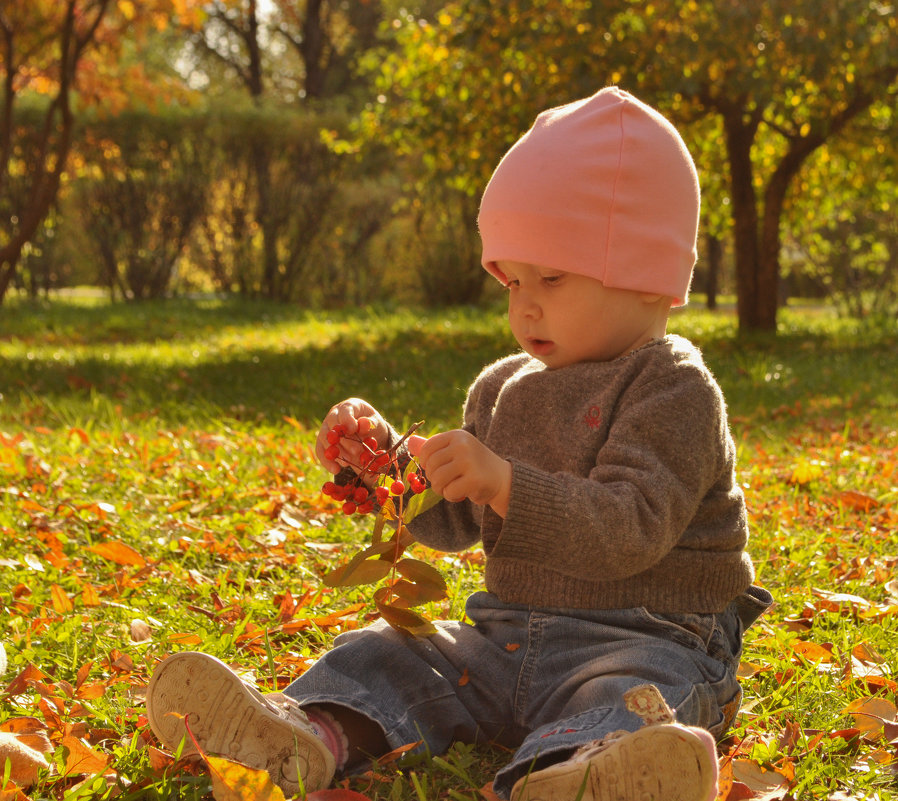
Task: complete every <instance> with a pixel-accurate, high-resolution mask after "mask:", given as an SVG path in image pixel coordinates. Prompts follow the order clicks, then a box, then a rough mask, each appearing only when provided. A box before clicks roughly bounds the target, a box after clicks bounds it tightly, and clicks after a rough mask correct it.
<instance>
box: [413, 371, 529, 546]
mask: <svg viewBox="0 0 898 801" xmlns="http://www.w3.org/2000/svg"><path fill="white" fill-rule="evenodd" d="M522 361H526V359H523V358H522V357H521V356H520V355H515V356H510V357H506V358H505V359H501V360H499V361H498V362H495V363H493V364H491V365H489V366H488V367H486V368H485V369H484V370H483V372H481V374H480V375H479V376H478V377H477V379H476V380H475V381H474V383H473V384H472V385H471V387H470V389H469V390H468V396H467V398H466V399H465V407H464V422H463V424H462V429H463V430H465V431H468V432H469V433H471V434H473V435H474V436H475V437H478V438H480V439H483V437H484V436H485V435H486V431H487V430H488V429H489V421H490V417H491V413H492V408H493V404H494V403H495V400H496V396H497V395H498V394H499V390H500V389H501V387H502V385H503V383H504V382H505V380H506V379H507V378H508V376H509V375H511V374H512V373H513V372H514V371H515V370H517V369H518V367H519V365H520V364H521V363H522ZM483 516H484V508H483V507H482V506H478V505H477V504H474V503H472V502H471V501H468V500H464V501H460V502H458V503H449V502H448V501H440V502H439V503H438V504H436V505H435V506H434V507H432V508H431V509H429V510H428V511H426V512H424V513H423V514H421V515H419V516H418V517H416V518H415V519H414V520H413V521H412V522H411V524H410V525H409V531H411V533H412V534H413V535H414V537H415V539H416V540H418V542H420V543H422V544H424V545H426V546H428V547H429V548H435V549H437V550H441V551H463V550H465V549H466V548H470V547H471V546H472V545H474V544H476V543H477V542H479V541H480V539H481V536H482V534H481V524H482V523H483ZM493 517H495V515H493Z"/></svg>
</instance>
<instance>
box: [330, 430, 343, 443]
mask: <svg viewBox="0 0 898 801" xmlns="http://www.w3.org/2000/svg"><path fill="white" fill-rule="evenodd" d="M342 438H343V435H342V434H340V433H339V432H338V431H337V429H335V428H332V429H331V430H330V431H328V432H327V441H328V444H330V445H338V444H339V443H340V440H341V439H342Z"/></svg>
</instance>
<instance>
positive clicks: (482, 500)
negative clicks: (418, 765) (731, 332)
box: [147, 88, 771, 801]
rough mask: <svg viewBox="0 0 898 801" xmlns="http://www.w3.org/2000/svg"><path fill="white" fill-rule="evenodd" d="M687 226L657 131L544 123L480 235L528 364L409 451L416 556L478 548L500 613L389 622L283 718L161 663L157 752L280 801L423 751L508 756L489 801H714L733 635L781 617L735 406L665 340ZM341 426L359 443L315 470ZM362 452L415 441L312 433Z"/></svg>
mask: <svg viewBox="0 0 898 801" xmlns="http://www.w3.org/2000/svg"><path fill="white" fill-rule="evenodd" d="M698 219H699V187H698V179H697V174H696V170H695V167H694V165H693V162H692V159H691V158H690V156H689V153H688V151H687V149H686V147H685V145H684V143H683V141H682V139H681V137H680V136H679V134H678V132H677V131H676V130H675V128H674V127H673V126H672V125H671V124H670V123H669V122H668V121H667V120H666V119H664V117H662V116H661V115H660V114H659V113H658V112H657V111H655V110H654V109H652V108H650V107H649V106H647V105H645V104H644V103H642V102H640V101H639V100H637V99H636V98H634V97H633V96H631V95H630V94H628V93H626V92H623V91H621V90H619V89H617V88H607V89H603V90H602V91H600V92H598V93H596V94H595V95H593V96H592V97H589V98H585V99H583V100H580V101H577V102H575V103H571V104H569V105H566V106H562V107H560V108H556V109H551V110H549V111H546V112H544V113H543V114H541V115H540V116H539V117H538V118H537V120H536V122H535V124H534V125H533V127H532V128H531V130H530V131H528V132H527V133H526V134H525V135H524V136H523V137H522V138H521V139H520V140H519V141H518V142H517V143H516V144H515V145H514V146H513V147H512V148H511V150H510V151H509V152H508V153H507V154H506V156H505V157H504V158H503V159H502V161H501V162H500V164H499V165H498V167H497V168H496V171H495V173H494V174H493V177H492V178H491V180H490V183H489V185H488V186H487V188H486V191H485V193H484V196H483V199H482V203H481V208H480V215H479V226H480V233H481V236H482V240H483V265H484V267H485V269H486V270H488V271H489V272H490V273H491V274H492V275H494V276H495V277H496V278H497V279H498V280H499V281H500V282H501V283H502V284H503V285H504V286H505V287H506V288H507V291H508V320H509V325H510V327H511V331H512V333H513V334H514V337H515V339H516V340H517V342H518V344H519V345H520V347H521V352H520V353H516V354H513V355H510V356H508V357H506V358H504V359H501V360H499V361H498V362H496V363H494V364H491V365H489V366H487V367H486V368H485V369H484V370H483V372H482V373H481V374H480V376H479V377H478V378H477V379H476V380H475V381H474V383H473V384H472V386H471V387H470V389H469V391H468V395H467V400H466V402H465V408H464V422H463V425H462V427H461V428H459V429H457V430H451V431H444V432H440V433H437V434H435V435H434V436H432V437H430V438H429V439H426V440H424V439H422V438H420V437H412V438H410V439H409V441H408V442H407V443H404V444H403V445H402V447H401V449H400V451H401V453H402V456H403V457H404V458H408V453H407V452H406V446H407V448H408V451H409V452H410V453H411V454H413V455H416V458H417V459H418V461H419V462H420V464H421V465H422V467H423V468H424V470H425V471H426V475H427V478H428V480H429V482H430V483H431V485H432V487H433V488H434V489H435V490H436V491H437V492H438V493H439V494H440V495H441V496H442V498H443V500H442V501H440V502H439V503H438V504H436V505H435V506H434V507H433V508H431V509H429V510H428V511H426V512H424V513H423V514H421V515H419V516H418V517H417V518H415V520H414V521H412V523H411V525H410V530H411V532H412V534H413V535H414V536H415V538H416V539H417V540H418V541H420V542H421V543H423V544H424V545H426V546H429V547H432V548H436V549H440V550H444V551H452V550H462V549H465V548H468V547H471V546H473V545H475V544H478V543H480V544H481V545H482V547H483V550H484V552H485V554H486V568H485V585H486V586H485V589H484V590H483V591H479V592H476V593H474V594H473V595H472V596H471V597H470V598H469V599H468V601H467V607H466V620H465V621H464V622H459V621H441V622H439V623H437V629H438V631H437V633H436V634H435V635H433V636H431V637H427V638H411V637H408V636H407V635H404V634H402V633H400V632H397V631H396V630H394V629H392V628H390V626H388V625H386V623H384V622H383V621H380V622H378V623H376V624H374V625H373V626H370V627H368V628H365V629H361V630H358V631H353V632H348V633H346V634H343V635H341V636H340V637H338V638H337V640H336V642H335V647H334V648H333V649H332V650H331V651H329V652H327V653H326V654H325V655H324V656H322V657H321V658H320V659H319V660H318V661H317V662H316V663H315V664H314V665H313V666H312V667H311V668H310V669H309V670H308V671H307V672H306V673H305V674H303V675H301V676H300V677H299V678H297V679H296V680H295V681H294V682H293V683H292V684H291V685H290V686H289V687H287V689H286V690H285V692H284V693H283V694H278V695H268V696H262V695H261V694H259V693H257V692H256V691H255V690H254V689H252V688H250V687H248V686H246V685H244V684H243V683H242V682H241V681H240V680H239V678H237V676H236V674H234V673H233V672H232V671H231V670H230V669H229V668H228V667H227V666H225V665H224V664H223V663H221V662H219V661H218V660H215V659H213V658H211V657H208V656H204V655H202V654H193V653H186V654H177V655H175V656H172V657H170V658H169V659H167V660H166V661H164V662H163V663H162V664H161V665H160V666H159V668H158V669H157V671H156V673H155V675H154V676H153V679H152V681H151V684H150V687H149V691H148V696H147V705H148V709H149V719H150V724H151V726H152V727H153V730H154V731H155V732H156V733H157V735H158V736H159V738H160V739H161V740H162V742H163V743H165V744H166V745H167V746H169V747H176V746H177V745H178V743H179V742H180V741H181V739H182V737H183V734H184V726H183V722H182V720H181V719H180V718H178V717H176V716H172V715H168V713H169V712H177V713H179V714H180V715H184V714H187V713H189V714H190V720H191V723H192V728H193V731H194V733H195V734H196V736H197V738H198V739H199V741H200V743H202V744H203V746H204V748H206V749H208V750H211V751H217V752H220V753H224V754H226V755H228V756H231V757H233V758H237V759H241V760H242V761H246V762H248V763H249V764H252V765H255V766H257V767H263V768H265V769H267V770H268V771H269V772H270V773H271V775H272V776H273V778H274V779H275V781H276V782H278V783H279V784H280V785H281V786H282V787H284V788H285V789H286V790H287V791H288V792H290V793H295V792H297V791H298V790H299V789H300V788H301V787H302V788H304V789H305V790H311V789H315V788H318V787H324V786H326V785H327V784H329V783H330V781H331V780H332V778H333V776H334V775H335V773H336V772H346V771H351V770H353V769H356V768H358V767H361V766H363V765H364V764H366V762H367V761H368V760H370V758H376V757H378V756H380V755H383V754H385V753H387V752H388V751H390V750H391V749H393V748H396V747H398V746H401V745H404V744H407V743H413V742H418V741H422V745H421V747H422V748H427V749H429V750H430V751H431V752H434V753H440V752H443V751H445V750H446V749H447V748H448V747H449V746H450V745H451V744H452V743H453V742H456V741H462V742H470V743H475V742H494V743H498V744H500V745H503V746H505V747H507V748H509V749H511V750H512V752H513V755H512V757H511V759H510V760H509V762H508V764H507V765H506V766H504V767H503V768H502V769H501V770H500V771H499V773H498V774H497V776H496V778H495V782H494V788H495V791H496V793H497V794H498V795H499V796H500V797H502V798H511V799H512V800H513V801H572V799H574V798H582V799H584V801H591V800H592V801H598V800H599V799H602V800H603V801H604V799H612V798H613V799H625V800H632V801H637V799H639V800H640V801H644V800H645V799H664V801H673V800H674V799H681V800H682V801H685V800H686V799H689V800H694V801H707V799H713V798H714V797H715V795H716V791H717V759H716V751H715V739H714V738H715V737H719V736H721V735H722V734H723V733H724V732H725V730H726V729H727V727H728V726H729V724H730V723H731V721H732V719H733V717H734V716H735V714H736V712H737V710H738V708H739V703H740V698H741V691H740V689H739V684H738V681H737V678H736V669H737V666H738V662H739V655H740V653H741V649H742V635H743V632H744V630H745V628H746V627H747V626H749V625H750V624H751V623H752V622H753V621H754V620H755V619H756V618H757V617H758V616H759V615H760V614H761V613H762V612H763V611H764V610H765V609H766V608H767V606H769V604H770V602H771V598H770V595H769V593H767V592H766V591H765V590H763V589H760V588H758V587H754V586H752V579H753V576H754V571H753V568H752V564H751V560H750V559H749V556H748V554H747V553H746V551H745V546H746V542H747V536H748V526H747V515H746V510H745V504H744V499H743V496H742V492H741V490H740V488H739V486H738V484H737V483H736V479H735V466H734V463H735V447H734V444H733V441H732V437H731V435H730V432H729V427H728V423H727V417H726V407H725V403H724V399H723V396H722V393H721V391H720V388H719V387H718V385H717V383H716V381H715V380H714V377H713V376H712V375H711V373H710V372H709V370H708V369H707V367H706V366H705V364H704V362H703V360H702V357H701V354H700V352H699V351H698V349H697V348H695V347H694V346H693V345H692V344H691V343H690V342H688V341H687V340H685V339H683V338H681V337H679V336H674V335H670V334H667V320H668V316H669V313H670V309H671V307H672V306H674V305H682V304H684V303H685V301H686V298H687V294H688V290H689V285H690V281H691V276H692V269H693V266H694V264H695V260H696V236H697V230H698ZM337 425H341V426H343V429H344V430H345V431H346V433H347V434H348V435H349V436H347V437H344V438H343V439H342V440H341V450H340V452H339V453H338V454H337V455H336V456H335V455H334V452H333V451H332V450H331V451H328V453H327V454H325V450H326V449H327V448H328V447H329V444H330V443H328V441H327V433H328V432H329V431H330V430H331V429H333V428H334V427H335V426H337ZM357 432H363V433H364V436H365V437H368V438H370V437H374V438H375V439H376V440H377V443H378V446H380V447H389V446H391V445H392V444H395V443H396V442H398V440H399V434H398V433H397V431H396V430H395V429H394V428H393V426H391V425H390V424H389V423H388V422H387V421H386V420H385V419H384V418H383V416H382V415H381V414H380V413H379V412H378V411H377V410H376V409H375V408H374V407H373V406H371V405H370V404H369V403H367V402H366V401H364V400H361V399H358V398H351V399H348V400H346V401H343V402H341V403H338V404H337V405H335V406H334V407H333V408H331V409H330V411H329V412H328V413H327V415H326V416H325V418H324V421H323V425H322V428H321V432H320V434H319V438H318V457H319V459H320V461H321V462H322V464H323V465H324V467H325V468H326V469H328V470H329V471H330V472H332V473H334V474H341V475H343V474H344V473H341V471H343V470H344V468H345V467H346V466H347V465H349V466H352V465H358V464H359V460H358V458H357V457H358V452H357V448H358V447H359V446H358V445H357V443H354V442H353V439H352V437H353V435H355V434H356V433H357ZM331 457H334V458H331ZM463 677H465V679H466V680H462V678H463Z"/></svg>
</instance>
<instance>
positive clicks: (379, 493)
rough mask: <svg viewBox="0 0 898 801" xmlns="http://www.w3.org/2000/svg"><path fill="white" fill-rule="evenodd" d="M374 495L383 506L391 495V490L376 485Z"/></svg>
mask: <svg viewBox="0 0 898 801" xmlns="http://www.w3.org/2000/svg"><path fill="white" fill-rule="evenodd" d="M374 497H375V498H377V502H378V503H379V504H380V505H381V506H383V505H384V504H385V503H386V502H387V498H389V497H390V490H388V489H387V488H386V487H375V488H374Z"/></svg>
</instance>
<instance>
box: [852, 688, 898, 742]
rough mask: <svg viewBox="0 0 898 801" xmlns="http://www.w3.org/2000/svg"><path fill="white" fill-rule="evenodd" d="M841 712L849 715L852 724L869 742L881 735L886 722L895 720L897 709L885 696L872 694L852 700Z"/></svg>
mask: <svg viewBox="0 0 898 801" xmlns="http://www.w3.org/2000/svg"><path fill="white" fill-rule="evenodd" d="M842 714H847V715H851V717H852V718H853V719H854V725H855V726H856V727H857V728H858V729H860V731H861V735H862V736H863V738H864V739H865V740H867V741H868V742H869V741H876V740H878V739H879V738H880V737H881V736H882V734H883V732H884V728H885V724H886V723H894V722H895V718H896V716H898V710H896V707H895V704H893V703H892V702H891V701H889V700H888V699H887V698H880V697H878V696H873V697H870V698H858V699H857V700H856V701H852V702H851V703H850V704H849V705H848V706H846V707H845V709H843V710H842Z"/></svg>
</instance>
